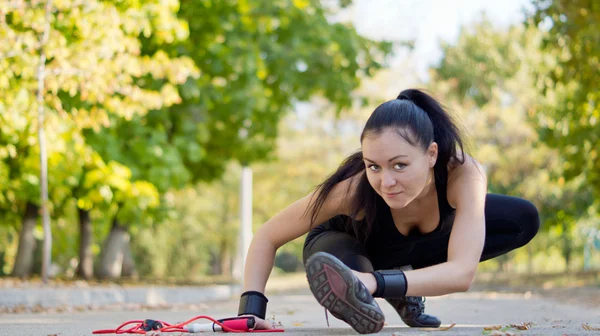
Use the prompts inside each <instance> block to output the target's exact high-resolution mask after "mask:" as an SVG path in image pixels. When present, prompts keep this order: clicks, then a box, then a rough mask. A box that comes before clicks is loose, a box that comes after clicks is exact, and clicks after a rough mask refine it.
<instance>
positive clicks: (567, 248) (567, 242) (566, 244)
mask: <svg viewBox="0 0 600 336" xmlns="http://www.w3.org/2000/svg"><path fill="white" fill-rule="evenodd" d="M562 226H563V257H564V258H565V271H567V272H568V271H569V268H570V266H571V252H572V251H571V250H572V246H571V245H572V244H571V233H570V232H569V227H568V225H567V224H566V223H565V222H563V225H562Z"/></svg>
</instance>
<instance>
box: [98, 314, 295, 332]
mask: <svg viewBox="0 0 600 336" xmlns="http://www.w3.org/2000/svg"><path fill="white" fill-rule="evenodd" d="M199 319H205V320H209V321H211V322H213V323H215V324H216V325H218V326H220V327H221V328H222V329H223V331H224V332H233V333H244V332H284V330H283V329H267V330H250V331H248V330H237V329H232V328H230V327H228V326H226V325H224V324H223V323H221V322H219V321H217V320H215V319H214V318H212V317H210V316H205V315H200V316H196V317H193V318H191V319H189V320H187V321H185V322H181V323H178V324H173V325H171V324H169V323H167V322H164V321H160V320H156V321H157V322H160V323H161V324H162V325H163V327H162V328H160V329H157V330H152V331H155V332H187V330H186V329H184V328H183V327H184V326H185V325H188V324H190V323H192V322H194V321H196V320H199ZM133 323H136V325H135V326H133V327H131V328H129V329H124V327H125V326H127V325H130V324H133ZM143 324H144V321H143V320H132V321H127V322H125V323H123V324H121V325H120V326H118V327H117V329H101V330H94V331H93V332H92V334H146V333H147V332H148V331H145V330H144V329H142V326H143Z"/></svg>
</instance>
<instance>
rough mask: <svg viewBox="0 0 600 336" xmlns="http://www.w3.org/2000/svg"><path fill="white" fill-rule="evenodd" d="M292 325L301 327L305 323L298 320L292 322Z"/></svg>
mask: <svg viewBox="0 0 600 336" xmlns="http://www.w3.org/2000/svg"><path fill="white" fill-rule="evenodd" d="M292 325H293V326H294V327H301V326H303V325H304V323H300V322H296V323H292Z"/></svg>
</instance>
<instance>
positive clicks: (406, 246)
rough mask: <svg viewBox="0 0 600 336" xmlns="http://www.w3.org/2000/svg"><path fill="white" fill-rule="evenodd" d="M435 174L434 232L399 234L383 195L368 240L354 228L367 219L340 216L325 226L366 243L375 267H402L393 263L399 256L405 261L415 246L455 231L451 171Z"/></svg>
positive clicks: (414, 230)
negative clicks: (450, 199)
mask: <svg viewBox="0 0 600 336" xmlns="http://www.w3.org/2000/svg"><path fill="white" fill-rule="evenodd" d="M444 168H445V167H444ZM434 173H435V189H436V192H437V200H438V210H439V213H440V221H439V223H438V226H437V227H436V228H435V229H434V230H433V231H432V232H429V233H425V234H422V233H420V232H419V231H418V230H417V229H413V230H412V231H411V232H410V233H409V234H408V235H407V236H405V235H403V234H402V233H400V231H398V228H396V225H395V224H394V219H393V218H392V212H391V209H390V207H389V206H388V205H387V204H386V203H385V201H384V200H383V198H381V197H380V196H378V197H377V213H376V218H375V223H374V225H373V227H372V228H371V232H370V233H369V234H368V236H367V237H366V240H365V239H364V237H359V236H358V235H357V233H356V232H355V230H354V228H353V227H354V226H359V227H360V226H361V225H363V224H364V225H366V221H365V220H364V219H361V220H353V219H351V218H349V217H348V216H345V215H340V216H336V217H334V218H332V219H330V220H329V221H328V223H327V224H326V226H327V227H328V228H329V229H334V230H337V231H343V232H347V233H349V234H351V235H353V236H355V237H356V238H357V239H359V240H360V241H361V242H364V246H365V247H366V249H367V253H368V254H369V256H370V259H371V261H372V262H373V264H374V266H375V267H376V268H377V267H378V266H377V265H380V267H387V266H388V264H389V266H390V267H391V266H394V267H396V266H402V265H396V264H397V263H396V262H395V260H394V259H396V257H398V258H400V259H404V258H405V257H406V256H407V255H408V254H410V252H411V251H412V250H413V247H414V246H415V244H417V243H419V242H423V241H427V240H432V239H437V238H440V239H443V238H444V237H446V236H448V235H449V234H450V231H451V230H452V224H453V223H454V215H455V212H456V211H455V209H454V208H452V207H451V206H450V204H449V203H448V199H447V197H446V192H447V184H448V170H447V169H439V170H438V169H435V168H434ZM446 239H447V238H446ZM398 261H400V260H398Z"/></svg>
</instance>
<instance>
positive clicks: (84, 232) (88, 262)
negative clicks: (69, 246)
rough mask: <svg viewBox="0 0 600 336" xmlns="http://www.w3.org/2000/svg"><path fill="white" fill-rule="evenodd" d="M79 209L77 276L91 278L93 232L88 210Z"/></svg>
mask: <svg viewBox="0 0 600 336" xmlns="http://www.w3.org/2000/svg"><path fill="white" fill-rule="evenodd" d="M78 210H79V265H78V266H77V273H76V274H77V276H80V277H82V278H84V279H87V280H89V279H91V278H92V277H93V276H94V257H93V255H92V244H93V242H94V233H93V231H92V221H91V220H90V213H89V211H86V210H83V209H78Z"/></svg>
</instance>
